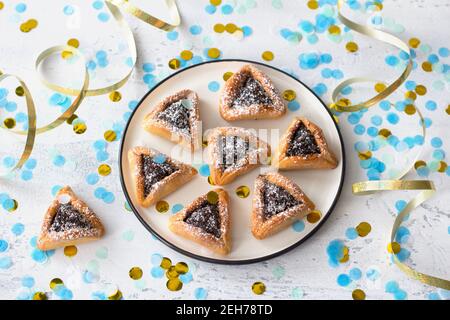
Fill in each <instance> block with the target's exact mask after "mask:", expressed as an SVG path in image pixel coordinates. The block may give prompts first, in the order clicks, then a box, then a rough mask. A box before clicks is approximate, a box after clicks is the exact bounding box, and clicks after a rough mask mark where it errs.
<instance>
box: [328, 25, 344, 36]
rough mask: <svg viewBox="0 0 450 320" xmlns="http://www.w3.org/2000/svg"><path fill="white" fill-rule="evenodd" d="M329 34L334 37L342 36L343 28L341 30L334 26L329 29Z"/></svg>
mask: <svg viewBox="0 0 450 320" xmlns="http://www.w3.org/2000/svg"><path fill="white" fill-rule="evenodd" d="M328 32H329V33H330V34H333V35H340V34H341V28H339V27H338V26H337V25H332V26H330V27H329V28H328Z"/></svg>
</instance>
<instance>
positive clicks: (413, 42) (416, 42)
mask: <svg viewBox="0 0 450 320" xmlns="http://www.w3.org/2000/svg"><path fill="white" fill-rule="evenodd" d="M408 44H409V46H410V47H411V48H417V47H418V46H419V44H420V40H419V39H417V38H411V39H409V41H408Z"/></svg>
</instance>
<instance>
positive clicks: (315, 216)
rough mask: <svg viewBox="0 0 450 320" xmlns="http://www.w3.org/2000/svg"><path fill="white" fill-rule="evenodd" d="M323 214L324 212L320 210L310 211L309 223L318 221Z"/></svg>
mask: <svg viewBox="0 0 450 320" xmlns="http://www.w3.org/2000/svg"><path fill="white" fill-rule="evenodd" d="M321 216H322V214H321V212H320V211H319V210H313V211H312V212H310V213H308V215H307V216H306V220H308V222H309V223H316V222H317V221H319V220H320V217H321Z"/></svg>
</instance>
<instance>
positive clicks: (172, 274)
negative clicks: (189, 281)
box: [166, 266, 179, 279]
mask: <svg viewBox="0 0 450 320" xmlns="http://www.w3.org/2000/svg"><path fill="white" fill-rule="evenodd" d="M178 276H179V273H178V272H177V270H176V268H175V266H171V267H170V268H169V269H167V271H166V277H167V278H168V279H174V278H177V277H178Z"/></svg>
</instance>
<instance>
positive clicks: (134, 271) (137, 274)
mask: <svg viewBox="0 0 450 320" xmlns="http://www.w3.org/2000/svg"><path fill="white" fill-rule="evenodd" d="M142 274H143V272H142V269H141V268H139V267H133V268H131V269H130V271H129V272H128V275H129V276H130V278H131V279H133V280H139V279H140V278H142Z"/></svg>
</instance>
